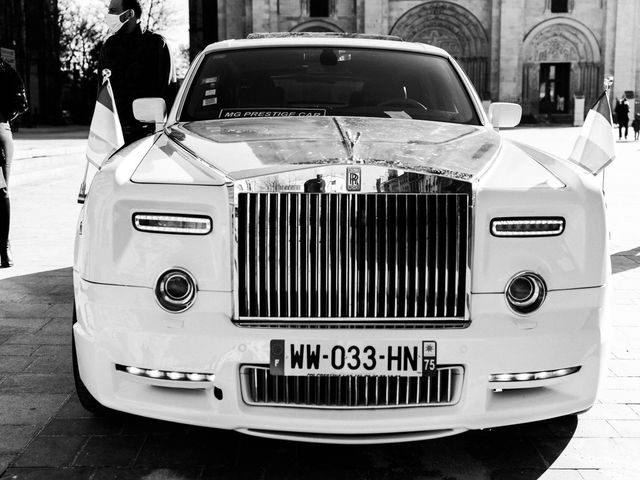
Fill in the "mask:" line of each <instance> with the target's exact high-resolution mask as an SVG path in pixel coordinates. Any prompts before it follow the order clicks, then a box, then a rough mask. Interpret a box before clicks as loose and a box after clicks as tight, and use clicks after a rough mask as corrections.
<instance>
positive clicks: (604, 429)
mask: <svg viewBox="0 0 640 480" xmlns="http://www.w3.org/2000/svg"><path fill="white" fill-rule="evenodd" d="M638 420H639V422H638V423H640V419H638ZM549 428H550V430H551V432H552V433H553V434H554V435H558V436H569V437H572V438H596V437H602V438H613V437H619V436H620V434H619V433H618V431H617V430H616V429H614V428H613V427H612V426H611V425H610V424H609V422H608V421H607V420H598V419H588V418H584V419H583V418H581V419H580V420H579V421H578V424H577V427H576V428H575V430H573V431H571V430H565V429H563V428H558V427H557V425H554V424H552V425H550V426H549Z"/></svg>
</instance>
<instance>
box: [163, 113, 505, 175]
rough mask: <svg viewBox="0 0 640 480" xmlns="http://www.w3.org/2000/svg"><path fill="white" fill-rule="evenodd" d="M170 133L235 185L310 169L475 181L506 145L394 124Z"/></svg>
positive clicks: (329, 121)
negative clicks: (383, 170) (379, 169)
mask: <svg viewBox="0 0 640 480" xmlns="http://www.w3.org/2000/svg"><path fill="white" fill-rule="evenodd" d="M168 134H169V137H170V138H171V139H172V140H173V141H174V142H177V143H178V144H180V145H181V146H182V147H184V148H185V149H186V150H188V151H189V152H190V153H191V154H192V155H194V156H195V157H197V158H199V159H200V160H202V161H204V162H206V163H207V164H209V165H210V166H211V167H213V168H215V169H216V170H218V171H219V172H221V173H223V174H224V175H226V176H227V177H229V178H230V179H232V180H240V179H243V178H249V177H252V176H258V175H266V174H270V173H276V172H279V171H286V170H292V169H296V168H308V167H309V166H311V165H330V164H371V165H380V166H387V167H393V168H398V169H405V170H413V171H418V172H425V173H431V174H436V175H442V176H446V177H451V178H456V179H459V180H465V181H471V180H473V179H474V178H475V177H477V176H479V175H480V174H481V173H482V172H483V171H484V170H486V168H487V167H488V165H489V164H490V163H491V162H492V160H493V159H494V157H495V156H496V153H497V152H498V150H499V149H500V146H501V139H500V137H499V136H498V135H497V134H496V133H495V132H493V131H491V130H488V129H487V128H485V127H481V126H473V125H459V124H451V123H441V122H430V121H422V120H405V119H395V118H394V119H384V118H362V117H304V118H302V117H295V118H252V119H232V120H211V121H199V122H189V123H182V124H176V125H173V126H171V127H170V128H169V130H168Z"/></svg>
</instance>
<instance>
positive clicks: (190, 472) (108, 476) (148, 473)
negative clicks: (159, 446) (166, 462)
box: [91, 468, 237, 480]
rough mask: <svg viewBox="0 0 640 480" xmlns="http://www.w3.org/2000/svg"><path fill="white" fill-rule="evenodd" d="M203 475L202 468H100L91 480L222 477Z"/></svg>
mask: <svg viewBox="0 0 640 480" xmlns="http://www.w3.org/2000/svg"><path fill="white" fill-rule="evenodd" d="M201 475H202V469H201V468H190V469H169V468H126V469H125V468H98V469H97V470H96V473H95V474H94V476H93V477H92V479H91V480H116V479H117V480H138V479H144V480H192V479H193V480H196V479H199V478H206V479H215V480H219V479H220V477H219V476H208V477H203V476H201ZM228 478H234V477H228ZM235 478H237V477H235Z"/></svg>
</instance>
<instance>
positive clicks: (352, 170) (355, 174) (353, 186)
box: [347, 167, 362, 192]
mask: <svg viewBox="0 0 640 480" xmlns="http://www.w3.org/2000/svg"><path fill="white" fill-rule="evenodd" d="M361 189H362V172H361V170H360V167H347V191H348V192H359V191H360V190H361Z"/></svg>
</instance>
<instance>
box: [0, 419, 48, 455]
mask: <svg viewBox="0 0 640 480" xmlns="http://www.w3.org/2000/svg"><path fill="white" fill-rule="evenodd" d="M38 430H39V427H37V426H34V425H0V454H7V453H17V452H21V451H22V450H23V449H24V447H26V446H27V444H28V443H29V441H30V440H31V439H32V438H33V437H34V436H35V434H36V432H37V431H38Z"/></svg>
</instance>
